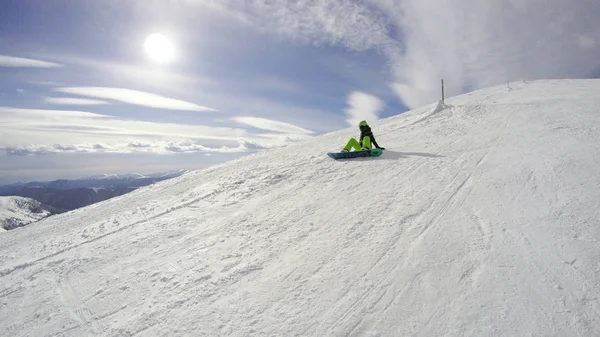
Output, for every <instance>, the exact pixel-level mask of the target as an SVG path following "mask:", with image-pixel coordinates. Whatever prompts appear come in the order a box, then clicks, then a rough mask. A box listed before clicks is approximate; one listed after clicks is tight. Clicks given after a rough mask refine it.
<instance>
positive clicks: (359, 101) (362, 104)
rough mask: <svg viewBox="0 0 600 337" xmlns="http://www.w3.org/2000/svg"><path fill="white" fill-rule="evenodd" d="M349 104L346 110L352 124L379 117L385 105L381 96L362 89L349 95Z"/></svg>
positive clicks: (348, 120)
mask: <svg viewBox="0 0 600 337" xmlns="http://www.w3.org/2000/svg"><path fill="white" fill-rule="evenodd" d="M348 105H349V107H348V108H347V109H346V110H344V112H345V113H346V115H347V116H348V118H347V119H346V122H348V124H349V125H350V126H357V125H358V123H359V122H360V121H362V120H366V121H367V122H370V121H373V120H377V119H379V113H380V112H381V110H382V109H383V107H384V103H383V101H381V100H380V99H379V98H377V97H375V96H373V95H369V94H366V93H364V92H360V91H354V92H352V93H351V94H350V95H349V96H348Z"/></svg>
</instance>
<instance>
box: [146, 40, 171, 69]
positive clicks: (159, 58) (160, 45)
mask: <svg viewBox="0 0 600 337" xmlns="http://www.w3.org/2000/svg"><path fill="white" fill-rule="evenodd" d="M144 50H145V51H146V54H148V56H150V58H151V59H152V60H153V61H155V62H157V63H160V64H164V63H169V62H171V61H173V58H174V57H175V47H174V46H173V43H171V41H170V40H169V39H168V38H167V37H166V36H164V35H162V34H157V33H154V34H150V35H148V37H147V38H146V41H145V42H144Z"/></svg>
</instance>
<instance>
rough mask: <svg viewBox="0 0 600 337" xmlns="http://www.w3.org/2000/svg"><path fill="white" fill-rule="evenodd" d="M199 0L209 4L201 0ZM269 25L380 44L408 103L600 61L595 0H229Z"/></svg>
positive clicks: (287, 33)
mask: <svg viewBox="0 0 600 337" xmlns="http://www.w3.org/2000/svg"><path fill="white" fill-rule="evenodd" d="M190 2H192V3H204V2H203V1H200V0H197V1H193V0H191V1H190ZM222 7H225V8H226V10H227V11H229V12H230V13H233V14H234V15H235V16H237V17H242V18H243V20H242V21H243V22H247V23H249V24H250V25H251V26H253V27H255V28H256V29H259V30H262V31H264V32H267V33H270V34H274V35H279V36H283V37H285V38H291V39H293V40H296V41H302V42H305V43H307V44H331V45H339V46H344V47H346V48H349V49H353V50H365V49H373V50H378V51H381V52H382V53H383V54H384V55H385V56H386V57H387V58H388V60H389V63H390V68H391V75H392V78H393V81H392V83H391V87H392V89H393V90H394V91H395V92H396V93H397V94H398V96H399V97H400V98H401V100H402V101H403V102H404V103H405V104H407V105H408V106H409V107H416V106H420V105H423V104H428V103H433V102H435V101H437V100H438V99H439V98H440V88H439V86H440V85H439V83H440V79H442V78H444V79H445V83H446V93H447V94H448V95H455V94H458V93H461V92H464V91H465V90H470V89H476V88H481V87H487V86H490V85H493V84H498V83H502V82H505V81H506V80H507V79H508V80H518V79H522V78H531V79H534V78H563V77H586V76H593V73H594V72H595V71H597V69H598V67H600V58H598V55H600V44H599V43H596V41H600V20H598V17H599V16H600V8H599V7H598V4H597V2H595V1H563V0H547V1H544V2H541V1H517V0H508V1H479V0H455V1H439V0H402V1H400V0H367V1H352V0H331V1H264V0H247V1H228V2H224V5H222Z"/></svg>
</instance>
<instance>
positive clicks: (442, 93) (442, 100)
mask: <svg viewBox="0 0 600 337" xmlns="http://www.w3.org/2000/svg"><path fill="white" fill-rule="evenodd" d="M442 104H444V79H443V78H442Z"/></svg>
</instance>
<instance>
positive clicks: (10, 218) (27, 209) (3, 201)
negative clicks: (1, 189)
mask: <svg viewBox="0 0 600 337" xmlns="http://www.w3.org/2000/svg"><path fill="white" fill-rule="evenodd" d="M63 212H65V210H63V209H58V208H56V207H52V206H48V205H44V204H42V203H40V202H39V201H37V200H33V199H31V198H23V197H0V231H4V230H11V229H15V228H17V227H22V226H25V225H28V224H30V223H32V222H36V221H39V220H41V219H43V218H46V217H48V216H50V215H54V214H58V213H63Z"/></svg>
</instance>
